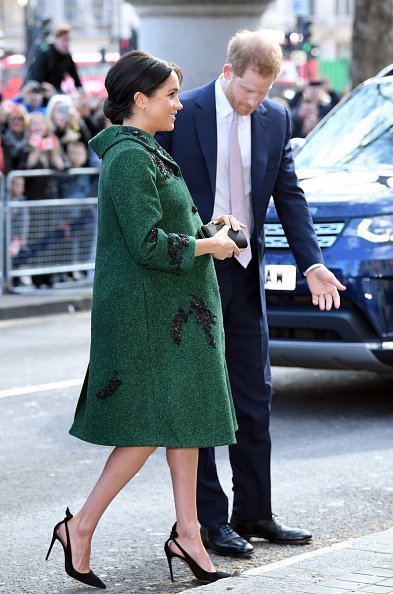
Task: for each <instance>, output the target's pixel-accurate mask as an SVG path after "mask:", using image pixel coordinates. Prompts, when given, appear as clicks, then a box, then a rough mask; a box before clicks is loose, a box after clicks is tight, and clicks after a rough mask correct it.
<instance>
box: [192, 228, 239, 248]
mask: <svg viewBox="0 0 393 594" xmlns="http://www.w3.org/2000/svg"><path fill="white" fill-rule="evenodd" d="M223 227H224V224H223V223H208V224H207V225H202V227H201V229H200V231H199V233H200V235H201V237H203V238H208V237H213V236H214V235H215V234H216V233H218V231H220V230H221V229H222V228H223ZM228 237H229V239H232V241H233V242H234V243H236V245H237V247H238V248H239V249H240V250H244V249H245V248H246V247H247V246H248V242H247V238H246V236H245V235H244V233H243V231H234V230H233V229H229V231H228Z"/></svg>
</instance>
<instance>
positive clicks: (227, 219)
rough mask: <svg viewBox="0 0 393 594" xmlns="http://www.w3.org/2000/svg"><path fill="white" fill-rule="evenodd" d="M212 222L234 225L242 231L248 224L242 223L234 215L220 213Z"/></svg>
mask: <svg viewBox="0 0 393 594" xmlns="http://www.w3.org/2000/svg"><path fill="white" fill-rule="evenodd" d="M212 222H213V223H222V224H223V225H228V226H229V227H232V229H233V230H234V231H241V230H242V229H244V228H245V226H246V225H243V223H241V222H240V221H238V220H237V219H236V218H235V217H234V216H233V215H220V216H219V217H215V219H214V220H213V221H212ZM216 236H217V235H216Z"/></svg>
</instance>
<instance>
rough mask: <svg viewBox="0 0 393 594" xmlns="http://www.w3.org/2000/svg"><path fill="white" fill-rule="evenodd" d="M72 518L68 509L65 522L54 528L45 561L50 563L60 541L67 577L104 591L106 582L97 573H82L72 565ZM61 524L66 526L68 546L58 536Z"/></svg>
mask: <svg viewBox="0 0 393 594" xmlns="http://www.w3.org/2000/svg"><path fill="white" fill-rule="evenodd" d="M72 517H73V515H72V513H71V512H70V510H69V509H68V507H67V509H66V517H65V518H64V520H62V521H61V522H59V523H58V524H56V526H55V527H54V528H53V535H52V540H51V543H50V545H49V549H48V552H47V554H46V557H45V561H48V559H49V555H50V553H51V550H52V548H53V545H54V544H55V541H56V540H58V541H59V543H60V544H61V546H62V547H63V550H64V567H65V570H66V573H67V575H69V576H70V577H72V578H74V580H78V582H82V583H83V584H87V585H88V586H94V587H95V588H102V589H104V588H106V586H105V584H104V582H102V581H101V580H100V578H99V577H97V576H96V574H95V573H93V572H92V571H91V570H90V571H89V573H80V572H79V571H76V569H74V566H73V565H72V550H71V539H70V533H69V531H68V526H67V524H68V520H71V518H72ZM61 524H64V526H65V531H66V535H67V544H64V542H63V541H62V540H61V538H60V537H59V534H58V530H59V527H60V526H61Z"/></svg>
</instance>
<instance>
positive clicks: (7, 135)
mask: <svg viewBox="0 0 393 594" xmlns="http://www.w3.org/2000/svg"><path fill="white" fill-rule="evenodd" d="M104 127H105V118H104V116H103V112H102V101H101V100H99V101H95V103H93V102H92V98H91V97H89V96H88V95H87V94H86V93H85V92H84V91H83V90H82V89H78V90H76V91H75V93H73V94H71V95H66V94H60V93H58V92H56V89H55V88H54V87H53V86H52V85H50V84H49V83H40V82H38V81H31V80H30V81H28V82H27V83H26V84H25V85H24V86H23V87H22V89H21V91H20V94H19V95H18V96H17V97H15V98H14V99H12V100H7V101H4V102H2V103H1V104H0V138H1V141H0V142H1V144H0V147H1V148H0V153H1V157H0V170H1V171H2V172H3V173H4V174H5V175H8V174H9V173H11V172H13V171H18V170H45V169H51V170H52V171H55V172H56V175H38V176H31V177H30V176H29V175H26V176H18V177H15V178H13V180H12V183H11V184H10V185H9V188H8V196H9V198H10V199H12V200H44V199H58V198H85V197H89V196H96V195H97V176H91V175H89V176H88V175H81V174H78V175H70V174H69V173H68V171H69V170H70V169H72V168H84V167H99V166H100V161H99V159H97V157H96V156H95V154H94V153H93V152H92V151H91V150H90V149H89V146H88V142H89V140H90V139H91V138H92V137H93V136H95V135H96V134H97V133H98V132H99V131H100V130H102V129H103V128H104ZM77 210H78V209H75V208H70V209H64V213H63V214H64V216H66V217H68V220H64V221H60V224H67V223H68V224H71V223H72V221H73V220H74V219H75V215H76V214H77ZM78 212H79V211H78ZM79 214H80V212H79ZM22 219H23V224H21V220H22ZM22 229H23V233H21V230H22ZM11 234H12V237H11V246H10V252H11V254H10V255H11V258H13V263H14V264H16V262H17V260H15V258H16V257H17V256H18V254H19V252H20V250H21V249H22V248H27V241H28V237H29V211H28V209H18V210H17V211H16V213H15V216H14V217H12V230H11ZM90 235H91V234H90ZM72 243H75V242H74V241H73V240H72ZM73 254H74V258H73V261H75V262H76V261H77V260H78V251H75V249H74V250H73ZM79 277H80V275H79V274H78V271H74V272H73V273H70V274H63V275H62V276H61V279H60V280H68V278H73V279H75V278H76V279H79ZM43 280H44V281H45V283H43V282H42V281H43ZM58 280H59V279H58V276H57V275H56V276H55V275H50V277H48V276H45V278H44V279H43V278H42V277H41V276H39V277H38V276H37V277H36V278H35V277H33V278H29V277H21V279H18V281H17V282H18V283H21V284H31V282H33V283H34V284H37V283H38V285H39V286H40V285H41V284H48V283H49V284H53V282H54V281H58Z"/></svg>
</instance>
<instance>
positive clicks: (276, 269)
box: [265, 264, 296, 291]
mask: <svg viewBox="0 0 393 594" xmlns="http://www.w3.org/2000/svg"><path fill="white" fill-rule="evenodd" d="M265 289H269V290H270V291H294V290H295V289H296V266H292V265H289V264H287V265H281V264H267V265H266V267H265Z"/></svg>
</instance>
